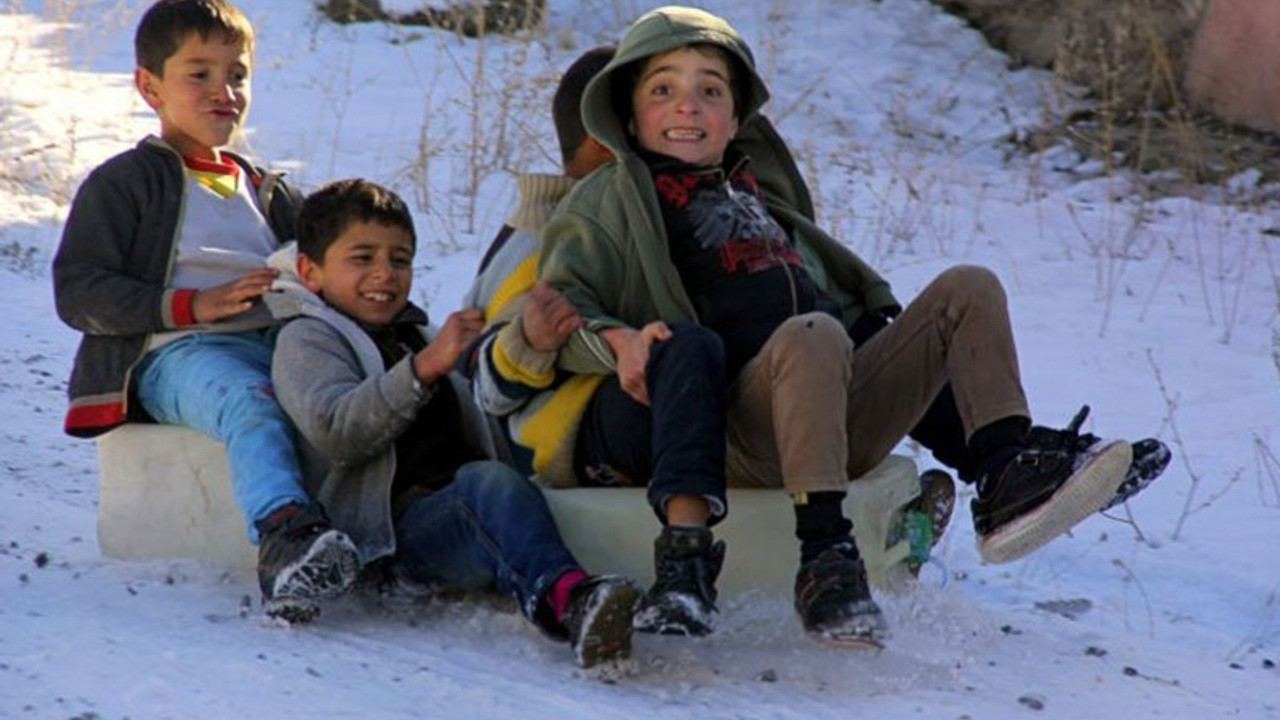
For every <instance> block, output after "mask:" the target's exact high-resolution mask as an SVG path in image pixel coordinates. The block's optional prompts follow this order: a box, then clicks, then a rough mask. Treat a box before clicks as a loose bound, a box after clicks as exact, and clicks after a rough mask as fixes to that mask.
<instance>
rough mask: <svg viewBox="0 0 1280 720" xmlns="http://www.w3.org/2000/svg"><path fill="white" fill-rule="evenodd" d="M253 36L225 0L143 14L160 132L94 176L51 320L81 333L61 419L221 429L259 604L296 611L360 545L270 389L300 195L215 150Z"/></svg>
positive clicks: (82, 199)
mask: <svg viewBox="0 0 1280 720" xmlns="http://www.w3.org/2000/svg"><path fill="white" fill-rule="evenodd" d="M253 44H254V36H253V28H252V26H251V25H250V24H249V20H248V18H246V17H245V16H244V14H243V13H242V12H241V11H240V10H239V9H238V8H236V7H235V6H234V5H232V4H231V3H229V2H226V1H225V0H161V1H160V2H157V3H155V4H154V5H153V6H152V7H151V8H150V9H149V10H147V12H146V13H145V14H144V15H143V17H142V20H141V22H140V23H139V25H138V30H137V34H136V37H135V49H136V54H137V69H136V71H135V74H134V81H135V86H136V88H137V90H138V92H139V94H141V95H142V98H143V99H144V100H145V101H146V102H147V104H148V105H149V106H150V107H151V108H152V109H153V110H154V111H155V113H156V115H157V116H158V117H159V119H160V137H158V138H157V137H154V136H149V137H147V138H146V139H144V140H143V141H142V142H140V143H138V145H137V146H136V147H135V148H133V149H132V150H129V151H127V152H125V153H122V154H120V155H118V156H116V157H114V158H112V159H110V160H108V161H107V162H106V163H104V164H103V165H101V166H100V167H98V168H97V169H95V170H94V171H93V172H92V173H91V174H90V175H89V177H88V178H87V179H86V180H85V182H84V184H83V185H81V187H80V189H79V191H78V193H77V194H76V198H75V201H74V203H73V204H72V206H71V213H70V215H69V216H68V218H67V223H66V227H65V228H64V231H63V236H62V242H61V244H60V245H59V247H58V252H57V255H56V257H55V258H54V262H53V279H54V291H55V295H56V300H57V307H58V315H59V316H60V317H61V318H62V319H63V321H65V322H66V323H67V324H68V325H70V326H71V327H73V328H75V329H77V330H79V331H80V332H82V333H84V338H83V339H82V341H81V344H80V349H79V352H78V353H77V355H76V362H75V367H74V369H73V370H72V374H71V381H70V384H69V388H68V393H69V395H70V397H71V409H70V411H69V412H68V414H67V417H66V430H67V432H68V433H70V434H72V435H76V436H79V437H93V436H95V435H98V434H101V433H104V432H107V431H108V430H111V429H112V428H114V427H117V426H119V425H121V424H124V423H126V422H148V421H152V422H159V423H169V424H175V425H184V426H187V427H190V428H192V429H195V430H198V431H200V432H202V433H205V434H207V435H210V436H212V437H213V438H215V439H217V440H219V441H221V442H222V443H223V444H224V445H225V446H226V449H227V463H228V466H229V469H230V474H231V483H232V487H233V491H234V497H235V502H236V505H237V507H239V509H240V511H241V512H242V514H243V515H244V519H245V524H246V526H247V528H248V535H249V540H250V541H251V542H254V543H257V544H258V546H259V548H258V550H259V552H258V581H259V585H260V586H261V589H262V598H263V602H264V605H265V607H266V610H267V612H268V614H270V615H275V616H279V617H283V618H285V619H287V620H307V619H310V618H312V617H314V615H315V613H316V612H318V608H317V606H316V605H315V600H316V599H318V598H322V597H327V596H331V595H334V594H336V593H340V592H342V591H343V590H345V589H346V588H347V587H349V586H350V585H351V583H352V582H353V581H354V580H355V571H356V556H355V547H354V546H353V545H352V543H351V541H350V539H349V538H347V536H346V535H344V534H343V533H341V532H339V531H337V530H334V529H333V528H332V527H331V526H330V524H329V522H328V519H327V518H326V516H325V513H324V511H323V509H322V508H321V507H320V506H319V505H317V504H316V503H314V502H311V500H310V499H309V498H308V496H307V493H306V491H305V489H304V488H303V483H302V472H301V469H300V467H299V465H298V458H297V453H296V451H295V449H294V442H293V428H292V426H291V425H290V423H289V420H288V418H287V417H286V416H285V414H284V411H283V410H281V409H280V406H279V405H278V404H277V403H276V400H275V397H274V395H273V392H272V388H271V377H270V369H271V331H272V328H273V326H274V325H275V324H276V323H275V320H273V319H272V317H271V316H270V314H269V313H268V312H267V311H266V308H265V307H263V306H262V305H261V303H260V302H259V301H260V299H261V297H262V295H263V293H265V292H266V291H267V290H268V289H269V288H270V286H271V283H272V281H273V280H274V278H275V272H274V271H272V270H269V269H268V268H267V267H266V259H267V256H268V255H269V254H270V253H271V252H273V251H274V250H276V248H277V247H278V246H279V244H280V241H281V239H282V238H283V239H288V238H291V237H292V236H293V228H294V218H295V216H296V213H297V203H298V200H297V198H296V197H295V195H294V194H293V192H292V191H291V190H290V189H289V187H288V186H287V185H285V184H284V182H283V180H282V179H281V176H280V174H279V173H274V172H266V171H263V170H262V169H261V168H258V167H256V166H254V165H252V164H250V163H249V162H248V161H246V160H245V159H244V158H241V157H239V156H237V155H235V154H233V153H231V152H228V151H226V150H224V149H222V148H224V147H225V146H226V145H227V144H228V143H230V142H231V141H232V139H233V138H234V137H235V135H236V134H237V133H238V132H239V130H240V128H241V127H242V126H243V123H244V118H245V115H246V114H247V113H248V110H249V101H250V75H251V71H252V67H253ZM157 511H159V509H157Z"/></svg>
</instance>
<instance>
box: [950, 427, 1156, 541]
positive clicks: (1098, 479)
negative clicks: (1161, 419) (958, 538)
mask: <svg viewBox="0 0 1280 720" xmlns="http://www.w3.org/2000/svg"><path fill="white" fill-rule="evenodd" d="M1069 437H1070V436H1069V435H1068V434H1066V433H1064V432H1061V431H1046V430H1044V429H1037V431H1035V432H1030V433H1028V435H1027V440H1026V447H1025V448H1024V449H1023V450H1021V451H1020V452H1019V453H1018V454H1017V455H1015V456H1014V457H1013V459H1011V460H1010V461H1009V462H1008V463H1007V464H1005V466H1004V467H1003V468H1000V469H998V470H997V471H995V472H991V473H984V474H983V475H982V476H981V477H979V478H978V497H977V498H976V499H975V500H973V502H972V504H971V508H972V511H973V524H974V528H975V529H976V530H977V533H978V551H979V553H980V554H981V555H982V559H983V561H984V562H988V563H1006V562H1012V561H1014V560H1017V559H1018V558H1021V557H1023V556H1025V555H1027V554H1029V553H1031V552H1033V551H1035V550H1037V549H1039V548H1041V547H1043V546H1044V545H1045V544H1047V543H1048V542H1049V541H1050V540H1052V539H1054V538H1056V537H1058V536H1059V535H1062V534H1063V533H1065V532H1067V531H1068V530H1070V529H1071V528H1072V527H1074V526H1075V525H1076V524H1077V523H1079V522H1080V521H1081V520H1083V519H1085V518H1086V517H1088V516H1090V515H1092V514H1093V513H1095V512H1097V511H1098V510H1099V509H1100V508H1101V507H1102V506H1104V505H1106V504H1107V503H1108V502H1110V501H1111V499H1112V498H1114V497H1115V495H1116V492H1117V490H1118V488H1119V487H1120V484H1121V483H1122V482H1123V480H1124V478H1125V474H1126V472H1128V468H1129V465H1130V463H1131V462H1132V460H1133V449H1132V448H1131V447H1130V445H1129V443H1127V442H1124V441H1122V440H1096V441H1095V442H1094V443H1093V444H1091V445H1090V446H1089V447H1088V448H1087V449H1084V450H1082V449H1080V448H1079V447H1077V443H1076V442H1075V441H1068V439H1069Z"/></svg>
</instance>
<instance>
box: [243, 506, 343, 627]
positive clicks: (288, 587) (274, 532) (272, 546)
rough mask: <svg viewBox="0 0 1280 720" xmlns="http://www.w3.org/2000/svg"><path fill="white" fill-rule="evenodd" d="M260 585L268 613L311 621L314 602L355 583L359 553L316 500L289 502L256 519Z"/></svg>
mask: <svg viewBox="0 0 1280 720" xmlns="http://www.w3.org/2000/svg"><path fill="white" fill-rule="evenodd" d="M259 532H260V534H261V540H260V541H259V543H258V585H259V586H260V587H261V588H262V605H263V608H264V610H265V611H266V614H267V615H268V616H270V617H274V618H280V619H282V620H285V621H287V622H290V623H299V622H310V621H312V620H314V619H315V618H316V616H317V615H319V614H320V607H319V605H317V604H316V601H318V600H322V599H325V598H331V597H336V596H338V595H341V594H342V593H343V592H345V591H346V590H347V589H348V588H350V587H351V586H352V584H354V583H355V581H356V576H357V575H358V574H359V570H360V556H359V554H358V553H357V552H356V546H355V544H354V543H352V542H351V538H349V537H347V535H346V533H343V532H342V531H340V530H335V529H334V528H333V526H332V525H330V524H329V519H328V517H326V516H325V514H324V510H323V509H322V508H321V507H320V506H319V505H317V504H315V503H312V504H310V505H305V506H304V505H296V504H295V505H287V506H285V507H284V508H281V509H280V510H277V511H275V512H274V513H272V515H271V517H270V518H268V519H267V520H264V521H262V522H260V523H259Z"/></svg>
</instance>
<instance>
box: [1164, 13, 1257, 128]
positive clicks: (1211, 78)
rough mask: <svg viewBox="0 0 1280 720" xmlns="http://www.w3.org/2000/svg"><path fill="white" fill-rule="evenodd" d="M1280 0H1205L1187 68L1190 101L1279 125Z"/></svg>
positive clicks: (1231, 116)
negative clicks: (1202, 15) (1206, 9)
mask: <svg viewBox="0 0 1280 720" xmlns="http://www.w3.org/2000/svg"><path fill="white" fill-rule="evenodd" d="M1278 79H1280V2H1277V0H1209V9H1208V11H1207V12H1206V13H1205V16H1204V20H1203V22H1201V23H1200V28H1199V32H1198V33H1197V34H1196V38H1195V43H1194V44H1193V46H1192V48H1191V54H1190V58H1189V63H1188V67H1187V73H1186V85H1187V92H1188V94H1189V97H1190V99H1191V101H1192V102H1193V103H1194V104H1195V105H1196V106H1198V107H1201V108H1204V109H1205V110H1208V111H1209V112H1212V113H1213V114H1215V115H1217V116H1218V117H1221V118H1223V119H1224V120H1227V121H1229V122H1232V123H1237V124H1241V125H1247V126H1249V127H1252V128H1256V129H1258V130H1266V131H1270V132H1277V131H1280V82H1277V80H1278Z"/></svg>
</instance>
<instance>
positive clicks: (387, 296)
mask: <svg viewBox="0 0 1280 720" xmlns="http://www.w3.org/2000/svg"><path fill="white" fill-rule="evenodd" d="M360 297H362V298H364V299H365V300H368V301H370V302H376V303H389V302H391V301H392V300H394V299H395V295H392V294H391V293H389V292H364V293H360Z"/></svg>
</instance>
